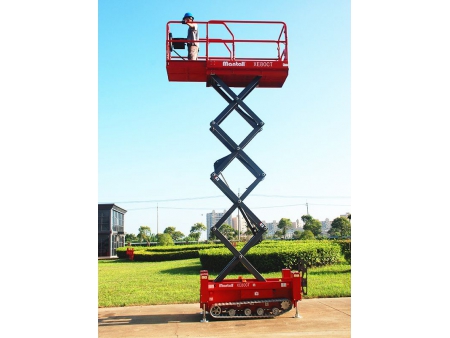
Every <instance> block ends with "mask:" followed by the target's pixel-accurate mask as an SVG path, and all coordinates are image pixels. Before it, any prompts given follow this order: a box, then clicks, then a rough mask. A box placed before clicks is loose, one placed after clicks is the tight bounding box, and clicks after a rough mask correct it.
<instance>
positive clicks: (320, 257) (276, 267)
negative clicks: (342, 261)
mask: <svg viewBox="0 0 450 338" xmlns="http://www.w3.org/2000/svg"><path fill="white" fill-rule="evenodd" d="M340 256H341V247H340V246H339V244H337V243H333V242H329V241H326V242H325V241H295V242H294V241H293V242H284V241H283V242H281V241H280V242H275V243H273V242H272V243H267V244H265V245H259V246H256V247H253V248H251V249H250V251H249V252H248V253H247V254H246V255H245V257H246V258H247V259H248V261H249V262H250V263H251V264H252V265H253V266H254V267H255V268H256V269H257V270H258V271H259V272H274V271H280V270H281V269H283V268H289V269H298V264H299V262H303V264H305V265H306V266H307V267H315V266H322V265H329V264H334V263H337V262H338V261H339V258H340ZM232 258H233V255H232V254H231V252H229V251H228V249H227V248H221V249H206V250H201V251H200V262H201V264H202V268H203V269H205V270H208V271H214V272H220V271H221V270H222V269H223V268H224V267H225V266H226V265H227V264H228V262H229V261H230V260H231V259H232ZM234 271H236V272H246V271H247V270H246V269H245V267H244V266H242V264H241V263H239V264H238V265H236V267H235V269H234Z"/></svg>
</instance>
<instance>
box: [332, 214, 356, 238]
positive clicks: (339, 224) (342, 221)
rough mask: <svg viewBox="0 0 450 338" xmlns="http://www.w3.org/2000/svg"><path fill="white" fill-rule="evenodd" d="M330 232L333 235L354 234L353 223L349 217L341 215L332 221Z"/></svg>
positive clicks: (345, 235)
mask: <svg viewBox="0 0 450 338" xmlns="http://www.w3.org/2000/svg"><path fill="white" fill-rule="evenodd" d="M328 233H329V234H330V236H332V237H350V236H351V234H352V225H351V223H350V220H349V219H348V218H347V217H344V216H340V217H337V218H335V219H334V220H333V222H331V229H330V230H328Z"/></svg>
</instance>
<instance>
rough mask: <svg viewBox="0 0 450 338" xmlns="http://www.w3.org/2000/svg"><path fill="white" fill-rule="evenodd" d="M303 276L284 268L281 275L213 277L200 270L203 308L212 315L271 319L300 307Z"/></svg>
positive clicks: (201, 306) (201, 304) (217, 316)
mask: <svg viewBox="0 0 450 338" xmlns="http://www.w3.org/2000/svg"><path fill="white" fill-rule="evenodd" d="M301 286H302V275H301V274H300V273H299V272H297V271H293V272H291V270H290V269H283V270H282V273H281V278H268V279H266V281H259V280H257V279H245V278H242V277H240V278H238V279H226V280H223V281H221V282H215V281H214V280H210V279H209V276H208V271H207V270H202V271H200V308H202V309H203V311H204V312H206V313H209V314H210V316H211V317H213V318H219V319H225V318H269V317H276V316H279V315H281V314H283V313H285V312H287V311H289V310H291V309H292V306H294V307H297V301H299V300H301V299H302V287H301Z"/></svg>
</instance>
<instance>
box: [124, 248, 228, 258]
mask: <svg viewBox="0 0 450 338" xmlns="http://www.w3.org/2000/svg"><path fill="white" fill-rule="evenodd" d="M218 247H223V244H196V245H192V244H191V245H176V246H175V245H169V246H137V247H134V246H133V247H132V248H133V249H134V260H135V261H149V262H161V261H170V260H178V259H188V258H198V257H199V255H198V252H199V250H202V249H206V248H218ZM127 248H128V247H126V246H125V247H120V248H117V250H116V252H117V257H118V258H128V256H127ZM194 251H195V252H196V255H195V256H193V255H194V254H193V253H192V252H194ZM158 254H159V255H158ZM152 255H155V256H154V258H152V257H151V256H152ZM183 255H184V256H183ZM138 256H139V258H138Z"/></svg>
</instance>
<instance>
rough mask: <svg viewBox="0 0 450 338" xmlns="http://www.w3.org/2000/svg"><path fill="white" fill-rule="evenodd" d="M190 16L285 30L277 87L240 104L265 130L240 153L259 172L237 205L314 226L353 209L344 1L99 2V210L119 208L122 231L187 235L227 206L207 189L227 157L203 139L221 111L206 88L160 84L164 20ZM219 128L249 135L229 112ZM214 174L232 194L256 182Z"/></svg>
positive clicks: (244, 174)
mask: <svg viewBox="0 0 450 338" xmlns="http://www.w3.org/2000/svg"><path fill="white" fill-rule="evenodd" d="M287 6H288V7H289V10H286V8H287ZM188 11H189V12H192V13H193V15H194V17H195V19H196V20H199V21H208V20H214V19H224V20H271V21H284V22H286V24H287V27H288V39H289V56H290V61H289V76H288V78H287V80H286V83H285V85H284V86H283V87H282V88H281V89H266V88H261V89H256V90H254V91H253V92H252V93H251V94H250V95H249V96H248V98H247V99H246V100H245V103H247V105H249V107H250V108H251V109H252V110H253V111H254V112H255V113H256V114H257V115H258V116H259V117H260V118H261V119H262V120H263V121H264V122H265V127H264V129H263V131H262V132H261V133H259V134H258V135H257V137H255V138H254V139H253V141H252V142H251V143H250V144H249V145H248V146H247V148H246V153H247V154H248V155H249V156H250V157H251V158H252V159H253V160H254V161H255V162H256V163H257V164H258V165H259V166H260V167H261V168H262V169H263V170H264V171H265V172H266V174H267V177H266V179H265V180H263V181H262V182H261V183H260V184H259V185H258V187H257V188H256V189H255V190H254V191H253V192H252V194H250V196H249V197H248V198H247V199H246V200H245V201H246V203H247V205H248V206H249V207H250V209H252V210H253V211H254V213H255V214H256V215H257V216H258V217H259V218H260V219H261V220H266V221H272V220H279V219H280V218H282V217H287V218H290V219H291V220H296V219H300V217H301V216H302V215H305V214H306V212H307V208H306V203H308V210H309V213H310V214H311V215H312V216H313V217H315V218H318V219H319V220H325V218H329V219H330V220H333V219H334V218H335V217H338V216H339V215H341V214H345V213H346V212H351V198H350V197H351V181H350V47H351V46H350V1H319V2H315V1H307V2H304V1H282V2H277V3H273V4H270V3H266V4H265V5H264V6H261V3H260V2H259V1H245V2H242V1H230V2H227V3H226V5H219V3H218V2H215V1H197V2H195V3H192V4H191V5H187V4H186V2H184V1H171V2H170V3H163V2H158V3H157V2H150V1H132V2H130V1H111V0H108V1H99V7H98V12H99V15H98V46H99V49H98V84H99V88H98V91H99V96H98V107H99V112H98V113H99V115H98V202H99V203H109V202H111V203H116V204H117V205H119V206H120V207H122V208H124V209H126V210H128V212H127V214H126V216H125V222H126V223H125V224H126V231H127V232H131V233H137V229H138V228H139V226H142V225H146V226H150V228H151V229H152V231H153V232H156V230H157V229H158V230H159V231H160V232H162V231H163V230H164V229H165V228H166V227H168V226H175V227H176V228H177V229H178V230H180V231H182V232H183V233H185V234H188V232H189V229H190V227H191V226H192V225H193V224H194V223H196V222H203V223H205V224H206V220H205V217H206V213H207V212H211V210H213V209H215V210H216V211H223V210H224V209H226V210H228V209H229V207H230V206H231V203H230V201H229V200H228V199H227V198H226V197H224V196H223V194H222V193H221V192H220V190H218V189H217V188H216V187H215V185H214V184H212V182H211V181H210V180H209V175H210V174H211V172H212V171H213V163H214V162H215V161H216V160H217V159H219V158H221V157H223V156H225V155H227V154H228V151H227V150H226V149H225V148H224V147H223V145H222V144H221V143H220V142H219V141H218V140H217V139H216V137H215V136H214V135H213V134H212V133H211V132H210V131H209V123H210V122H211V121H212V120H213V119H214V118H215V117H216V116H217V115H218V114H219V113H220V112H221V111H222V110H223V109H224V108H225V107H226V105H227V104H226V102H225V101H224V100H223V99H222V98H221V97H220V96H219V95H218V94H217V93H216V92H215V91H214V90H213V89H212V88H207V87H206V85H205V84H204V83H194V82H183V83H180V82H169V81H168V80H167V73H166V69H165V50H164V41H165V28H166V23H167V22H168V21H171V20H180V19H181V18H182V16H183V15H184V13H185V12H188ZM175 28H177V27H175ZM178 28H182V34H185V30H186V29H185V26H181V25H180V26H178ZM249 29H254V28H253V27H250V28H249ZM255 33H257V32H254V31H253V32H252V31H249V32H248V34H249V35H248V36H252V35H251V34H253V35H254V34H255ZM275 33H278V30H277V31H276V32H275ZM202 34H203V37H204V34H205V32H201V31H200V36H202ZM174 35H175V36H177V35H176V33H174ZM178 35H179V34H178ZM268 38H272V37H271V36H270V37H268ZM182 52H184V53H186V51H182ZM255 57H258V55H255ZM241 90H242V88H234V91H235V92H236V93H239V92H240V91H241ZM222 126H224V128H228V129H226V130H227V131H228V132H229V134H230V136H232V138H234V139H236V140H240V139H242V136H243V135H246V133H248V132H249V130H247V128H245V127H247V124H246V123H245V121H244V120H243V119H242V118H240V117H239V116H238V115H237V113H235V112H234V114H232V115H231V116H230V117H228V118H227V120H225V122H224V123H223V125H222ZM223 175H224V177H225V179H226V180H227V182H228V183H229V184H230V187H231V189H232V190H233V191H234V192H235V193H236V194H237V193H238V192H241V193H242V192H244V191H245V188H246V187H247V186H248V185H250V183H252V182H253V177H252V176H251V175H250V173H249V172H248V171H247V170H246V169H245V168H244V167H243V166H242V165H241V164H240V163H239V162H238V161H233V162H232V164H231V165H230V166H229V167H228V168H227V169H226V170H225V171H224V172H223ZM258 195H259V196H258ZM208 196H213V198H208V199H198V200H183V199H191V198H196V197H199V198H201V197H208ZM222 196H223V197H222ZM180 199H181V200H180ZM164 200H175V201H165V202H164ZM146 201H152V202H146ZM157 201H160V202H157ZM131 202H136V203H131ZM157 206H158V212H157V209H156V207H157ZM235 214H236V212H235Z"/></svg>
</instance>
